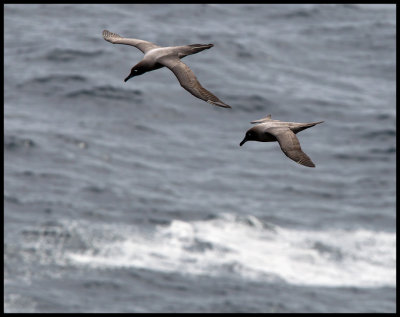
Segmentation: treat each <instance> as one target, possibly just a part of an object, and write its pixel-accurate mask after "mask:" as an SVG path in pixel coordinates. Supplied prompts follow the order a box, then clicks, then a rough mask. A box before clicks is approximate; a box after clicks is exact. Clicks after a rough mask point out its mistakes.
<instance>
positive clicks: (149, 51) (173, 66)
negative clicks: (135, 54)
mask: <svg viewBox="0 0 400 317" xmlns="http://www.w3.org/2000/svg"><path fill="white" fill-rule="evenodd" d="M103 37H104V39H105V40H106V41H108V42H110V43H113V44H125V45H132V46H134V47H136V48H138V49H139V50H141V51H142V52H143V53H144V57H143V59H142V60H141V61H140V62H139V63H137V64H136V65H135V66H133V67H132V69H131V73H130V74H129V76H128V77H126V78H125V80H124V81H125V82H126V81H128V80H129V79H130V78H132V77H135V76H138V75H142V74H144V73H146V72H150V71H152V70H155V69H159V68H162V67H164V66H166V67H168V68H169V69H170V70H171V71H172V72H173V73H174V74H175V76H176V77H177V78H178V80H179V83H180V84H181V86H182V87H183V88H185V89H186V90H187V91H188V92H190V93H191V94H192V95H193V96H195V97H197V98H200V99H202V100H204V101H206V102H208V103H210V104H213V105H215V106H219V107H224V108H231V107H230V106H228V105H227V104H225V103H223V102H222V101H221V100H219V99H218V97H216V96H214V95H213V94H212V93H211V92H209V91H208V90H206V89H205V88H203V86H201V85H200V83H199V81H198V80H197V78H196V76H195V75H194V73H193V72H192V70H191V69H190V68H189V67H188V66H187V65H186V64H185V63H183V62H181V60H180V59H181V58H183V57H185V56H188V55H191V54H196V53H198V52H201V51H202V50H205V49H209V48H211V47H213V46H214V45H213V44H190V45H184V46H168V47H161V46H158V45H156V44H154V43H151V42H147V41H144V40H139V39H131V38H125V37H122V36H120V35H118V34H116V33H112V32H110V31H107V30H104V31H103Z"/></svg>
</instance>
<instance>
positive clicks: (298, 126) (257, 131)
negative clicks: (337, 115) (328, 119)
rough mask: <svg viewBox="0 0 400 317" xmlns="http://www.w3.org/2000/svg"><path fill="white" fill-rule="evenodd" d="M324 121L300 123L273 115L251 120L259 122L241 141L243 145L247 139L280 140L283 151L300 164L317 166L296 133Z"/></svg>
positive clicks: (260, 140) (255, 122) (261, 140)
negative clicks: (303, 148) (301, 144)
mask: <svg viewBox="0 0 400 317" xmlns="http://www.w3.org/2000/svg"><path fill="white" fill-rule="evenodd" d="M322 122H324V121H318V122H311V123H299V122H283V121H279V120H272V119H271V115H268V116H266V117H265V118H263V119H259V120H255V121H251V123H254V124H257V125H255V126H254V127H252V128H251V129H249V130H248V131H247V132H246V136H245V137H244V139H243V141H242V142H240V146H242V145H243V144H244V143H245V142H247V141H259V142H274V141H278V143H279V145H280V147H281V149H282V151H283V153H285V155H286V156H287V157H288V158H290V159H292V160H293V161H295V162H296V163H298V164H301V165H304V166H308V167H315V164H314V163H313V162H312V161H311V159H310V158H309V157H308V155H307V154H306V153H304V152H303V151H302V150H301V147H300V142H299V139H298V138H297V136H296V133H298V132H300V131H303V130H304V129H308V128H311V127H313V126H315V125H316V124H319V123H322Z"/></svg>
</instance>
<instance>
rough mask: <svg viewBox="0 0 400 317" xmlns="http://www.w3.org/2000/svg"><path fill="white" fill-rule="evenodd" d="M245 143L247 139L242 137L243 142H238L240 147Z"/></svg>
mask: <svg viewBox="0 0 400 317" xmlns="http://www.w3.org/2000/svg"><path fill="white" fill-rule="evenodd" d="M246 141H247V138H246V137H244V139H243V141H242V142H240V146H242V145H243V144H245V143H246Z"/></svg>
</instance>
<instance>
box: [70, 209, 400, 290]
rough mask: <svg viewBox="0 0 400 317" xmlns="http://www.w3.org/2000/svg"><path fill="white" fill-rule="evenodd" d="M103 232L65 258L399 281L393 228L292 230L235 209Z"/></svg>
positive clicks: (201, 271) (339, 281)
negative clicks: (151, 228) (150, 228)
mask: <svg viewBox="0 0 400 317" xmlns="http://www.w3.org/2000/svg"><path fill="white" fill-rule="evenodd" d="M102 231H103V232H105V233H106V236H107V237H102V238H100V239H99V238H98V239H93V236H92V235H90V234H89V235H88V236H87V237H85V238H83V237H81V239H83V240H90V241H93V242H95V243H94V244H93V245H92V246H91V247H90V248H89V249H87V250H85V251H83V252H82V251H81V252H70V251H69V252H67V253H66V257H67V259H68V260H69V261H71V262H72V263H75V264H76V265H89V266H92V267H95V268H99V269H103V268H118V267H121V268H122V267H134V268H142V269H150V270H157V271H162V272H177V273H181V274H193V275H207V276H215V275H227V274H228V275H234V276H239V277H241V278H245V279H255V280H266V281H271V280H276V279H279V280H282V281H285V282H286V283H289V284H294V285H307V286H325V287H383V286H389V287H394V286H395V283H396V252H395V250H396V234H395V233H390V232H378V231H370V230H365V229H354V230H340V229H331V230H324V231H318V230H314V231H311V230H297V229H288V228H283V227H278V226H273V225H270V224H267V225H266V224H265V223H263V222H262V221H260V220H259V219H257V218H256V217H254V216H247V217H243V216H236V215H232V214H224V215H221V216H220V217H217V218H215V219H209V220H204V221H191V222H187V221H182V220H174V221H172V222H171V223H169V224H168V225H159V226H156V230H155V232H154V233H152V234H150V233H143V232H140V231H138V230H132V228H131V227H130V228H128V227H124V226H122V227H121V226H118V227H113V226H110V227H108V228H106V227H103V228H102ZM80 234H81V235H82V234H83V232H81V233H80ZM110 235H111V236H112V239H111V240H110Z"/></svg>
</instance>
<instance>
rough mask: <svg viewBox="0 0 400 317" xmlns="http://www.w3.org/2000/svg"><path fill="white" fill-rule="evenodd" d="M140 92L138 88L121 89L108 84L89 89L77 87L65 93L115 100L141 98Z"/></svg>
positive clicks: (136, 100)
mask: <svg viewBox="0 0 400 317" xmlns="http://www.w3.org/2000/svg"><path fill="white" fill-rule="evenodd" d="M141 95H142V92H141V91H140V90H138V89H129V90H127V89H121V88H116V87H113V86H109V85H104V86H96V87H93V88H91V89H78V90H75V91H72V92H69V93H67V94H66V97H68V98H80V97H98V98H105V99H111V100H113V101H115V100H134V101H135V102H138V101H140V100H141Z"/></svg>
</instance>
